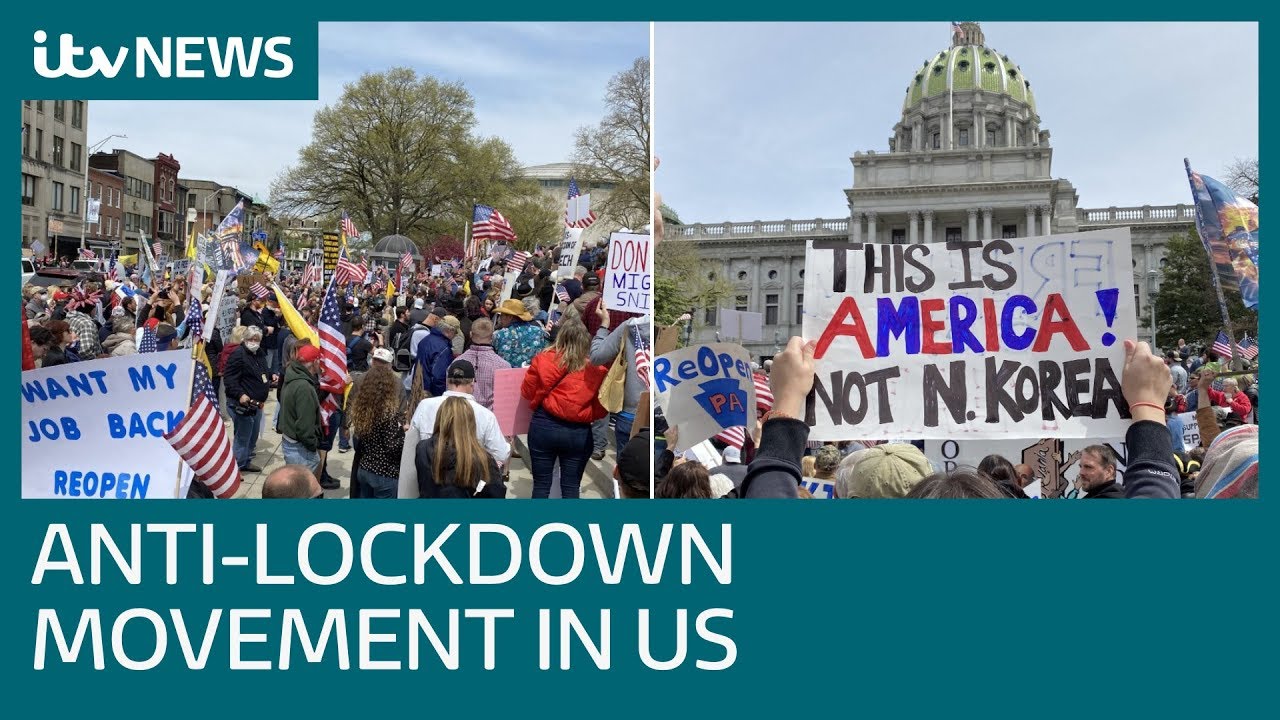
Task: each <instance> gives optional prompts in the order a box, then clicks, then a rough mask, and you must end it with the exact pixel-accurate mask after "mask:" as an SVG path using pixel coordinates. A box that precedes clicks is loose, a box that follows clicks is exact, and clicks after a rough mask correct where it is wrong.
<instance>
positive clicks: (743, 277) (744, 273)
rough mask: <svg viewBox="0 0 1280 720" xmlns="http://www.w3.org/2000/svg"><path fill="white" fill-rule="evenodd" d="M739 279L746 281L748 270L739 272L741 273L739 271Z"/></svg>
mask: <svg viewBox="0 0 1280 720" xmlns="http://www.w3.org/2000/svg"><path fill="white" fill-rule="evenodd" d="M738 279H739V280H746V279H747V271H746V270H739V271H738Z"/></svg>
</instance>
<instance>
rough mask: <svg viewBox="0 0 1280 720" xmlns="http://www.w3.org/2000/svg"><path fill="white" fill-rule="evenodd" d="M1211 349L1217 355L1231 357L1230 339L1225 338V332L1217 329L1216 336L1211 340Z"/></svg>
mask: <svg viewBox="0 0 1280 720" xmlns="http://www.w3.org/2000/svg"><path fill="white" fill-rule="evenodd" d="M1213 351H1214V352H1215V353H1217V354H1218V355H1219V357H1224V358H1226V357H1231V340H1230V339H1228V338H1227V333H1226V332H1224V331H1222V330H1219V331H1218V337H1216V338H1214V340H1213Z"/></svg>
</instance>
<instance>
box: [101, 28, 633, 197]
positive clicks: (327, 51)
mask: <svg viewBox="0 0 1280 720" xmlns="http://www.w3.org/2000/svg"><path fill="white" fill-rule="evenodd" d="M648 55H649V25H648V23H611V24H599V25H594V24H585V23H576V24H552V23H541V24H540V23H511V24H502V23H470V24H449V23H423V24H411V23H392V24H380V23H351V24H347V23H344V24H333V23H328V24H321V25H320V98H319V100H318V101H315V102H306V101H288V102H286V101H277V102H248V101H246V102H237V103H223V102H218V103H213V102H160V101H156V102H106V101H101V102H92V103H90V105H89V142H90V143H91V144H92V143H94V142H97V141H98V139H100V138H104V137H106V136H108V135H111V134H112V133H123V134H126V135H128V136H129V137H128V139H127V140H120V139H115V140H112V141H111V142H110V143H108V145H107V146H106V148H107V149H110V148H113V147H121V148H127V149H128V150H131V151H133V152H136V153H138V154H139V155H142V156H144V157H154V156H155V155H156V154H157V153H161V152H164V153H171V154H173V155H174V156H175V157H177V159H178V161H179V162H180V163H182V171H181V176H182V177H193V178H202V179H211V180H217V181H219V182H221V183H223V184H226V185H233V186H235V187H237V188H239V189H241V190H243V191H245V192H248V193H251V194H254V195H255V196H256V197H265V196H266V195H267V194H268V193H269V191H270V187H271V181H272V180H273V179H274V178H275V177H276V175H277V174H279V172H280V171H281V170H283V169H284V168H285V167H287V166H288V165H291V164H293V163H294V162H295V160H296V159H297V154H298V150H299V149H300V148H301V147H303V146H304V145H306V144H307V143H308V142H310V139H311V119H312V116H313V114H314V113H315V111H316V110H317V109H319V108H320V107H321V106H324V105H329V104H332V103H333V102H335V101H336V100H337V99H338V98H339V97H340V96H341V94H342V88H343V85H344V84H346V83H350V82H352V81H354V80H356V79H358V78H359V77H360V75H362V74H364V73H367V72H377V71H381V70H385V69H387V68H390V67H395V66H408V67H411V68H413V69H414V70H416V71H417V72H418V74H419V75H422V74H430V75H433V76H435V77H437V78H439V79H442V80H448V81H454V80H457V81H461V82H462V83H463V84H465V85H466V87H467V89H468V90H470V91H471V94H472V95H473V96H474V97H475V101H476V103H475V104H476V118H477V120H478V121H479V124H478V127H477V131H478V132H479V133H480V134H481V135H486V136H498V137H501V138H503V139H505V140H506V141H507V142H508V143H510V144H511V146H512V147H513V148H514V149H515V153H516V157H517V158H518V159H519V161H520V162H521V163H522V164H524V165H540V164H543V163H551V162H564V161H566V160H568V159H569V154H570V152H571V151H572V149H573V132H574V130H575V129H577V128H578V127H579V126H582V125H591V124H594V123H596V122H599V120H600V118H601V117H602V115H603V114H604V102H603V98H604V92H605V87H606V85H607V84H608V82H609V78H610V77H612V76H613V75H615V74H616V73H618V72H620V71H622V70H625V69H627V68H629V67H630V66H631V63H632V61H634V60H635V59H636V58H637V57H647V56H648Z"/></svg>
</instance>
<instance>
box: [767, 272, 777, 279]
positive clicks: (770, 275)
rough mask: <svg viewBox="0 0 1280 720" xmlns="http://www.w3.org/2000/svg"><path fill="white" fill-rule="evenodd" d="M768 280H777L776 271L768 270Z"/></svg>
mask: <svg viewBox="0 0 1280 720" xmlns="http://www.w3.org/2000/svg"><path fill="white" fill-rule="evenodd" d="M769 279H770V280H777V279H778V271H777V270H770V271H769Z"/></svg>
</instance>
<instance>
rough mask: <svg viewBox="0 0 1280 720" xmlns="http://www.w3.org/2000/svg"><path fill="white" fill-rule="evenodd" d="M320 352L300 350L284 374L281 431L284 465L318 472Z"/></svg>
mask: <svg viewBox="0 0 1280 720" xmlns="http://www.w3.org/2000/svg"><path fill="white" fill-rule="evenodd" d="M319 376H320V349H319V348H317V347H316V346H314V345H300V346H298V351H297V354H296V355H295V356H294V359H293V360H291V361H290V362H289V366H288V367H287V368H285V371H284V386H283V389H282V390H281V392H280V420H279V424H278V427H279V430H280V435H281V437H282V441H281V447H282V449H283V450H284V461H285V462H286V463H288V464H290V465H303V466H305V467H307V468H309V469H310V470H311V471H312V472H315V471H316V470H317V469H318V468H319V467H320V453H319V449H320V436H321V433H322V431H321V426H320V394H319V382H318V381H317V380H316V378H318V377H319Z"/></svg>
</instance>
